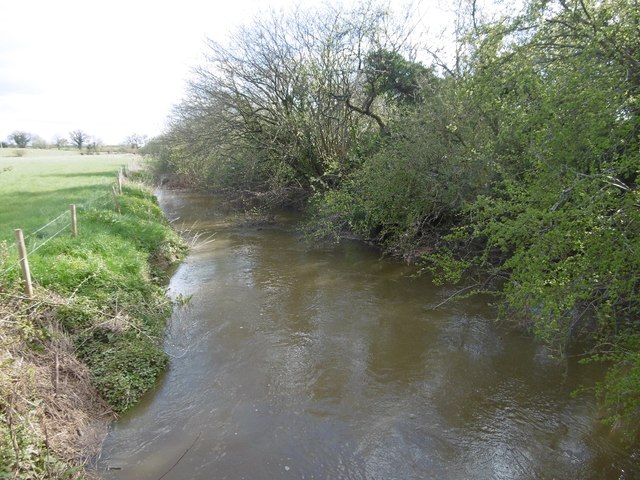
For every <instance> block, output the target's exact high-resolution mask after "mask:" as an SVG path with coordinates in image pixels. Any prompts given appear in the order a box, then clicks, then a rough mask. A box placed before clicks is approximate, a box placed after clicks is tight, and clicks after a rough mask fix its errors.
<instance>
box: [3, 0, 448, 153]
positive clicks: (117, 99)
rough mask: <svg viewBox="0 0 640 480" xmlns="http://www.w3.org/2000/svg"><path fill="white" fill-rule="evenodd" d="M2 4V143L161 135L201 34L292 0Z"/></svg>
mask: <svg viewBox="0 0 640 480" xmlns="http://www.w3.org/2000/svg"><path fill="white" fill-rule="evenodd" d="M0 1H1V3H2V6H1V8H0V15H1V19H0V140H4V139H6V137H7V136H8V135H9V134H10V133H11V132H13V131H16V130H24V131H27V132H30V133H32V134H36V135H39V136H41V137H43V138H44V139H45V140H46V141H48V142H51V140H52V139H53V137H54V136H55V135H61V136H63V137H67V138H68V134H69V132H70V131H71V130H76V129H82V130H84V131H85V132H87V133H88V134H89V135H92V136H95V137H97V138H99V139H101V140H102V141H103V143H105V144H119V143H122V142H123V141H124V139H125V138H126V137H127V136H128V135H130V134H132V133H138V134H146V135H149V136H154V135H157V134H159V133H161V132H162V130H163V128H164V126H165V121H166V118H167V116H168V115H169V113H170V111H171V107H172V105H174V104H176V103H177V102H179V100H180V99H181V97H182V95H183V92H184V87H185V84H186V80H187V78H188V76H189V74H190V69H191V68H193V67H194V66H196V65H198V64H199V63H200V58H201V55H202V53H203V52H204V41H205V38H207V37H209V38H214V39H216V40H220V41H223V40H224V39H225V37H226V34H227V33H228V32H229V31H230V30H231V29H233V27H234V26H236V25H238V24H240V23H246V22H249V21H250V20H251V19H252V18H253V17H254V16H255V15H256V13H257V12H259V11H260V10H264V9H265V8H268V7H275V8H280V7H282V6H287V5H291V4H293V3H294V2H296V0H226V1H225V0H215V1H214V0H156V1H150V0H0ZM346 1H348V0H346ZM436 1H437V0H433V1H431V3H432V4H433V3H435V2H436ZM297 3H299V4H302V5H305V4H307V3H320V2H319V0H297ZM391 3H393V0H391ZM426 3H429V0H426ZM445 3H446V2H445ZM451 3H453V2H451ZM431 20H433V18H431ZM426 21H429V19H427V20H426Z"/></svg>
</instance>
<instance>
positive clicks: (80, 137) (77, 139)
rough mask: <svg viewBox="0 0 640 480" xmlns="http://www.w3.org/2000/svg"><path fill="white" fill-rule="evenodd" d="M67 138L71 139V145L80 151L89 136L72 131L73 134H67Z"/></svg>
mask: <svg viewBox="0 0 640 480" xmlns="http://www.w3.org/2000/svg"><path fill="white" fill-rule="evenodd" d="M69 138H70V139H71V143H72V144H73V145H75V146H76V147H77V148H78V150H81V149H82V147H83V146H84V145H85V144H86V143H87V142H88V141H89V134H87V133H85V132H83V131H82V130H74V131H73V132H69Z"/></svg>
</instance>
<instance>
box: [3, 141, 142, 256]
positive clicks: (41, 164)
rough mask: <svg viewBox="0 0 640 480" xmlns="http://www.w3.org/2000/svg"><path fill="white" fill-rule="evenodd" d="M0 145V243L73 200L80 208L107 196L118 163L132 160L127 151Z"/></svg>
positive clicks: (42, 221)
mask: <svg viewBox="0 0 640 480" xmlns="http://www.w3.org/2000/svg"><path fill="white" fill-rule="evenodd" d="M15 151H16V149H3V150H0V242H2V241H5V240H6V241H7V242H8V243H9V244H11V243H13V241H14V238H15V237H14V235H15V234H14V230H15V229H16V228H21V229H22V230H23V231H24V234H25V235H28V234H29V233H30V232H33V231H34V230H37V229H38V228H40V227H41V226H43V225H45V224H47V223H48V222H49V221H50V220H52V219H54V218H55V217H57V216H58V215H60V214H61V213H63V212H65V211H67V210H68V208H69V204H71V203H75V204H77V205H78V208H80V209H81V208H82V207H83V206H85V205H88V204H90V203H92V202H94V201H96V200H99V199H107V198H108V195H109V192H110V188H111V185H113V184H114V182H115V180H116V172H117V171H118V168H119V167H122V166H125V165H128V164H130V163H132V161H133V160H134V159H135V156H133V155H130V154H101V155H80V154H79V153H77V152H73V151H57V150H33V149H25V150H24V152H25V154H24V156H21V157H16V156H7V155H14V154H15Z"/></svg>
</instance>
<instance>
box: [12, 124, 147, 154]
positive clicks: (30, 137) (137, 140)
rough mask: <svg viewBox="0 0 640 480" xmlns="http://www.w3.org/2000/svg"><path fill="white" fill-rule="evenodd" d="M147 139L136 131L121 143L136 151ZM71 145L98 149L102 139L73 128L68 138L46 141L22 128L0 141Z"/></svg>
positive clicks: (59, 146)
mask: <svg viewBox="0 0 640 480" xmlns="http://www.w3.org/2000/svg"><path fill="white" fill-rule="evenodd" d="M147 140H148V136H147V135H141V134H138V133H133V134H131V135H129V136H127V137H126V138H125V139H124V140H123V142H122V145H123V146H126V147H127V148H129V149H131V150H132V151H137V150H138V149H139V148H142V147H144V146H145V144H146V142H147ZM69 145H71V146H73V147H74V148H77V149H78V150H82V149H83V148H85V149H86V150H88V151H98V150H99V149H100V147H101V146H102V140H100V139H99V138H98V137H94V136H92V135H89V134H88V133H86V132H85V131H84V130H80V129H78V130H73V131H71V132H69V136H68V138H65V137H63V136H61V135H55V136H54V137H53V139H52V141H51V143H48V142H47V141H46V140H45V139H44V138H42V137H41V136H39V135H34V134H31V133H29V132H25V131H22V130H16V131H14V132H13V133H11V134H10V135H8V136H7V141H4V142H1V143H0V146H2V147H3V148H8V147H12V146H15V147H17V148H27V147H33V148H49V147H55V148H57V149H58V150H61V149H64V148H66V147H67V146H69Z"/></svg>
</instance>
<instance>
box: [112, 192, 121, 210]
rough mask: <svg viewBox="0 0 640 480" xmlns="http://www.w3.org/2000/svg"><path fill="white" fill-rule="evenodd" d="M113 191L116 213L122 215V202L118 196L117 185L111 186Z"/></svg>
mask: <svg viewBox="0 0 640 480" xmlns="http://www.w3.org/2000/svg"><path fill="white" fill-rule="evenodd" d="M111 191H112V192H113V203H114V204H115V207H116V211H117V212H118V213H120V202H119V201H118V194H117V193H116V187H115V185H112V186H111Z"/></svg>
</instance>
